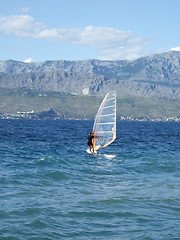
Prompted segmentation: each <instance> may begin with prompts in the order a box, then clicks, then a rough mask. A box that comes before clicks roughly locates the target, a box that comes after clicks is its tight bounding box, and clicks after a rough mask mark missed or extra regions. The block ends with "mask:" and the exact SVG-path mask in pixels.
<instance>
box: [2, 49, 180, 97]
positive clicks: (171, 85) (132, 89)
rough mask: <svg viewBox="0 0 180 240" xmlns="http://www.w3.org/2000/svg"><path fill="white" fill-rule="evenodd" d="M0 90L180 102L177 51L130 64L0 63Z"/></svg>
mask: <svg viewBox="0 0 180 240" xmlns="http://www.w3.org/2000/svg"><path fill="white" fill-rule="evenodd" d="M0 88H8V89H22V88H25V89H29V90H35V91H41V92H43V91H46V92H47V91H49V92H58V93H73V94H78V95H88V94H89V95H101V94H105V93H106V92H107V91H109V90H114V89H115V90H116V92H117V95H118V97H128V96H130V97H148V98H153V97H156V98H159V99H167V100H178V101H179V100H180V52H173V51H170V52H167V53H162V54H156V55H153V56H151V57H142V58H139V59H136V60H134V61H126V60H123V61H100V60H86V61H65V60H60V61H45V62H41V63H24V62H17V61H13V60H7V61H0Z"/></svg>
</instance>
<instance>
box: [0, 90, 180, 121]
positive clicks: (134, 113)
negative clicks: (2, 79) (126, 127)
mask: <svg viewBox="0 0 180 240" xmlns="http://www.w3.org/2000/svg"><path fill="white" fill-rule="evenodd" d="M103 98H104V96H82V95H71V94H61V93H55V92H36V91H30V90H27V89H13V90H12V89H0V113H1V114H4V113H12V114H16V113H17V112H30V111H32V110H33V111H34V112H35V113H40V112H42V111H49V110H50V109H54V110H56V111H57V112H59V113H60V114H61V115H62V116H63V117H64V118H68V119H71V118H72V119H93V118H94V116H95V114H96V112H97V109H98V107H99V105H100V103H101V101H102V99H103ZM122 116H123V117H125V118H129V117H132V118H139V119H141V118H146V119H153V118H176V117H180V101H172V100H166V99H158V98H145V97H118V98H117V119H120V118H121V117H122Z"/></svg>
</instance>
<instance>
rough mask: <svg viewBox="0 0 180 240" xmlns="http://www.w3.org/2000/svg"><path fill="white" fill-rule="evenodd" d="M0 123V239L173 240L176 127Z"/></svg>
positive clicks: (179, 128) (178, 172)
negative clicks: (104, 142) (92, 134)
mask: <svg viewBox="0 0 180 240" xmlns="http://www.w3.org/2000/svg"><path fill="white" fill-rule="evenodd" d="M92 126H93V121H81V120H79V121H77V120H25V119H21V120H15V119H14V120H10V119H2V120H0V240H56V239H60V240H61V239H73V240H76V239H77V240H89V239H93V240H96V239H98V240H101V239H102V240H178V239H180V123H177V122H126V121H119V122H117V139H116V140H115V141H114V142H113V143H112V144H111V145H109V146H108V147H106V148H104V149H101V150H99V154H97V155H89V154H88V153H87V152H86V150H87V135H88V133H89V131H92Z"/></svg>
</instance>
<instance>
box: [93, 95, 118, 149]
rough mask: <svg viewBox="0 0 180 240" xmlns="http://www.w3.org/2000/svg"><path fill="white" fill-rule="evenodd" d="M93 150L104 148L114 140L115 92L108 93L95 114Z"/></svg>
mask: <svg viewBox="0 0 180 240" xmlns="http://www.w3.org/2000/svg"><path fill="white" fill-rule="evenodd" d="M93 134H94V135H95V138H94V139H93V147H94V150H98V149H100V148H103V147H106V146H107V145H109V144H111V143H112V142H113V141H114V140H115V139H116V92H109V93H107V95H106V96H105V98H104V100H103V101H102V103H101V105H100V107H99V110H98V112H97V115H96V118H95V121H94V126H93Z"/></svg>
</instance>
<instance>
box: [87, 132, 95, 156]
mask: <svg viewBox="0 0 180 240" xmlns="http://www.w3.org/2000/svg"><path fill="white" fill-rule="evenodd" d="M93 138H96V136H94V135H92V134H91V132H90V133H89V134H88V137H87V144H88V147H89V151H90V153H92V154H94V147H93V142H92V140H93Z"/></svg>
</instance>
